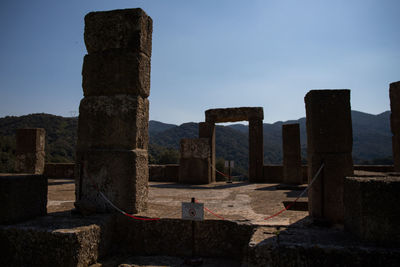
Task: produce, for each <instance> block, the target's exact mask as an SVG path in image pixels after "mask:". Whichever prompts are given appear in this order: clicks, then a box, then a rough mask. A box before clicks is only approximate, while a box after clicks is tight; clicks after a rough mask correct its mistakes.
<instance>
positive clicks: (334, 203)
mask: <svg viewBox="0 0 400 267" xmlns="http://www.w3.org/2000/svg"><path fill="white" fill-rule="evenodd" d="M322 163H324V167H323V169H322V171H321V173H320V175H319V176H318V178H316V180H315V181H314V183H313V185H312V187H311V188H310V190H309V192H308V207H309V212H310V215H311V216H312V217H313V218H314V219H317V220H328V221H330V222H332V223H343V216H344V213H343V212H344V211H343V181H344V177H347V176H352V175H353V160H352V155H351V153H340V154H337V153H333V154H332V153H330V154H313V155H311V156H310V155H309V157H308V168H309V176H308V177H309V179H308V183H310V182H311V179H312V178H314V176H315V174H316V173H317V171H318V169H319V168H320V167H321V164H322Z"/></svg>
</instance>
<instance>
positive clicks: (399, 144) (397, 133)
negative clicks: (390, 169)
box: [389, 81, 400, 172]
mask: <svg viewBox="0 0 400 267" xmlns="http://www.w3.org/2000/svg"><path fill="white" fill-rule="evenodd" d="M389 96H390V110H391V112H392V113H391V114H390V128H391V130H392V134H393V136H392V153H393V163H394V170H395V171H396V172H400V81H398V82H394V83H391V84H390V87H389Z"/></svg>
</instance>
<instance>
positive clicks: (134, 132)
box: [77, 95, 149, 151]
mask: <svg viewBox="0 0 400 267" xmlns="http://www.w3.org/2000/svg"><path fill="white" fill-rule="evenodd" d="M148 116H149V101H148V100H147V99H144V98H141V97H134V96H126V95H118V96H113V97H108V96H93V97H85V98H83V99H82V101H81V104H80V106H79V121H78V142H77V150H78V151H80V150H88V149H98V148H99V149H108V148H109V149H147V147H148V142H149V141H148V140H149V139H148V138H149V137H148V121H149V117H148Z"/></svg>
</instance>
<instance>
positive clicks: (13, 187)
mask: <svg viewBox="0 0 400 267" xmlns="http://www.w3.org/2000/svg"><path fill="white" fill-rule="evenodd" d="M0 203H1V205H0V214H1V216H0V224H11V223H17V222H22V221H25V220H28V219H31V218H34V217H37V216H43V215H46V212H47V209H46V205H47V179H46V177H44V176H43V175H41V174H40V175H39V174H0Z"/></svg>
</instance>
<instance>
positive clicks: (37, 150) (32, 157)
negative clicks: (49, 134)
mask: <svg viewBox="0 0 400 267" xmlns="http://www.w3.org/2000/svg"><path fill="white" fill-rule="evenodd" d="M45 138H46V131H45V130H44V129H42V128H31V129H17V131H16V146H17V147H16V155H15V156H16V158H15V171H16V172H17V173H34V174H42V173H43V171H44V162H45V155H46V154H45V151H44V147H45V140H46V139H45Z"/></svg>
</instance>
